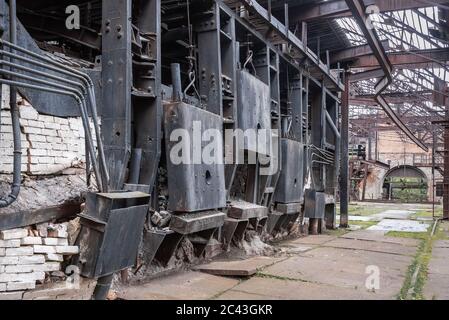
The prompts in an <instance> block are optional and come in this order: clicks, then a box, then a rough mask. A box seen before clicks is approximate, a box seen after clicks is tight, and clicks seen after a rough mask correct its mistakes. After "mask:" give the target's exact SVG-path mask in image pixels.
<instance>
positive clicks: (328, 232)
mask: <svg viewBox="0 0 449 320" xmlns="http://www.w3.org/2000/svg"><path fill="white" fill-rule="evenodd" d="M348 232H349V231H348V230H347V229H340V228H337V229H334V230H326V231H325V232H324V233H323V234H325V235H328V236H335V237H340V236H342V235H344V234H346V233H348Z"/></svg>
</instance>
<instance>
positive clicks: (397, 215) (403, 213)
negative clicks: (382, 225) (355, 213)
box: [371, 209, 415, 219]
mask: <svg viewBox="0 0 449 320" xmlns="http://www.w3.org/2000/svg"><path fill="white" fill-rule="evenodd" d="M414 213H415V211H411V210H396V209H391V210H386V211H383V212H381V213H376V214H373V215H371V217H373V218H377V219H408V218H410V216H411V215H412V214H414Z"/></svg>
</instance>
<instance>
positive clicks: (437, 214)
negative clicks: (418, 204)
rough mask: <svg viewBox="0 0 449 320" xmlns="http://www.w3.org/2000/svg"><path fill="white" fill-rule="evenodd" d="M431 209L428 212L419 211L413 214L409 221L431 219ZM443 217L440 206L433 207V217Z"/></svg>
mask: <svg viewBox="0 0 449 320" xmlns="http://www.w3.org/2000/svg"><path fill="white" fill-rule="evenodd" d="M432 216H433V214H432V209H429V210H420V211H417V212H415V213H414V214H412V215H411V216H410V218H411V219H417V218H432ZM442 216H443V208H441V206H437V207H435V217H442Z"/></svg>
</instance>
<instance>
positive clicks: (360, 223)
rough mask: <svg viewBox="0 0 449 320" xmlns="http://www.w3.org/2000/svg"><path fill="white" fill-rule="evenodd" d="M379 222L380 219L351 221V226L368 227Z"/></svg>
mask: <svg viewBox="0 0 449 320" xmlns="http://www.w3.org/2000/svg"><path fill="white" fill-rule="evenodd" d="M377 223H378V221H349V225H350V226H360V227H362V229H367V228H369V227H371V226H374V225H376V224H377Z"/></svg>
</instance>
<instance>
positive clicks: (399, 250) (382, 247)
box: [323, 238, 416, 256]
mask: <svg viewBox="0 0 449 320" xmlns="http://www.w3.org/2000/svg"><path fill="white" fill-rule="evenodd" d="M323 246H326V247H333V248H344V249H353V250H354V249H357V250H364V251H374V252H382V253H389V254H400V255H409V256H413V255H415V252H416V248H414V247H410V246H404V245H400V244H396V243H386V242H376V241H365V240H353V239H344V238H339V239H335V240H332V241H329V242H326V243H325V244H323Z"/></svg>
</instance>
